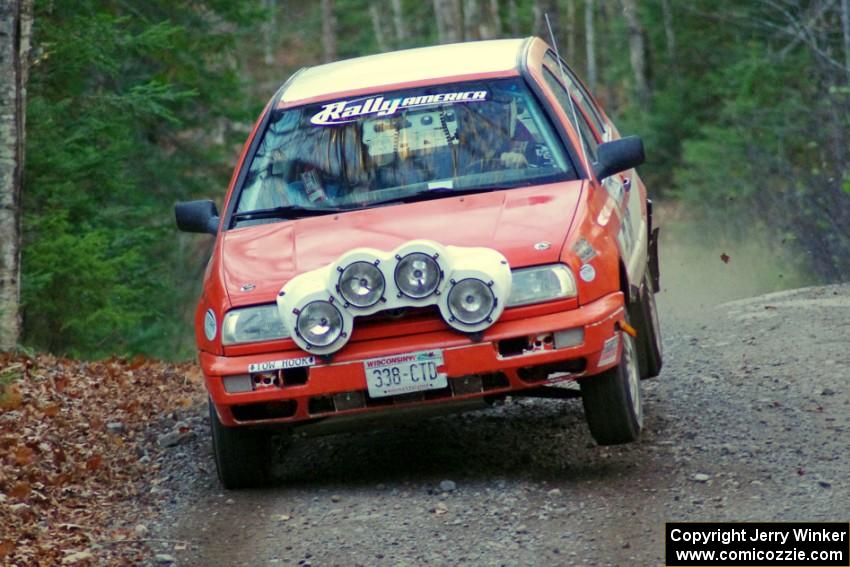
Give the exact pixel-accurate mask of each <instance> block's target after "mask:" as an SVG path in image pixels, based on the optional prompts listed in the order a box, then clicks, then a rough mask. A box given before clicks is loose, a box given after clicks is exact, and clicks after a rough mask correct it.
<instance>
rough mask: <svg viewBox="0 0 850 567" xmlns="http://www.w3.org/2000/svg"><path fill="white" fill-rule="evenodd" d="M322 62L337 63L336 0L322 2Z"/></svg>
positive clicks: (323, 0)
mask: <svg viewBox="0 0 850 567" xmlns="http://www.w3.org/2000/svg"><path fill="white" fill-rule="evenodd" d="M322 51H323V53H322V60H323V61H324V62H325V63H330V62H331V61H336V59H337V53H336V15H335V14H334V0H322Z"/></svg>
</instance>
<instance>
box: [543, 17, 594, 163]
mask: <svg viewBox="0 0 850 567" xmlns="http://www.w3.org/2000/svg"><path fill="white" fill-rule="evenodd" d="M543 17H544V18H546V27H547V28H548V29H549V40H550V41H551V42H552V48H553V49H554V50H555V59H557V60H558V71H560V73H561V82H562V83H563V84H564V90H566V91H567V98H568V99H570V111H571V112H572V114H573V128H575V131H576V136H578V141H579V146H580V148H581V159H582V162H583V163H584V169H585V171H586V172H587V178H588V179H590V162H589V161H588V159H587V148H585V146H584V144H585V141H584V140H583V139H582V137H581V128H579V126H578V114H577V113H576V103H575V101H574V100H573V95H572V94H571V93H570V87H569V85H570V81H568V80H567V74H566V73H565V72H564V63H563V62H562V61H561V55H560V53H558V42H556V41H555V34H554V33H553V32H552V23H551V22H550V21H549V12H546V13H544V14H543Z"/></svg>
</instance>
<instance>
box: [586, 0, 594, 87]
mask: <svg viewBox="0 0 850 567" xmlns="http://www.w3.org/2000/svg"><path fill="white" fill-rule="evenodd" d="M593 2H594V0H585V1H584V41H585V52H586V53H587V86H589V87H590V90H595V89H596V28H595V27H594V21H593V16H594V13H593V12H594V10H593V8H594V5H593Z"/></svg>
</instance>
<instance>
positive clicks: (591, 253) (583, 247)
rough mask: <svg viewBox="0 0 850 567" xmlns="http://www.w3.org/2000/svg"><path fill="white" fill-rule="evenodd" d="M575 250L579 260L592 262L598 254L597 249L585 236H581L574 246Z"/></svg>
mask: <svg viewBox="0 0 850 567" xmlns="http://www.w3.org/2000/svg"><path fill="white" fill-rule="evenodd" d="M573 252H575V253H576V255H578V257H579V260H581V261H582V262H584V263H587V262H590V261H591V260H592V259H593V258H594V257H595V256H596V250H594V249H593V246H591V245H590V242H588V241H587V240H585V239H584V238H580V239H579V240H578V241H577V242H576V243H575V246H573Z"/></svg>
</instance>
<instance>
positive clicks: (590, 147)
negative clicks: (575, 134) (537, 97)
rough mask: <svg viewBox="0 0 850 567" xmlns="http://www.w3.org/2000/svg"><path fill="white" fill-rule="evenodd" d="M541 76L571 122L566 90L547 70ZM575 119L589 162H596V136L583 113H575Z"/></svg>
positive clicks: (570, 110)
mask: <svg viewBox="0 0 850 567" xmlns="http://www.w3.org/2000/svg"><path fill="white" fill-rule="evenodd" d="M543 76H544V77H545V78H546V84H548V85H549V88H550V89H552V92H554V93H555V98H557V99H558V104H560V106H561V108H562V109H563V110H564V113H565V114H566V115H567V117H568V118H569V119H570V121H571V122H572V119H573V112H572V108H571V105H570V96H569V95H568V94H567V90H566V89H565V88H564V86H563V85H562V84H561V82H560V81H558V79H556V78H555V76H554V75H552V73H551V72H550V71H549V70H548V69H544V70H543ZM576 118H578V129H579V135H580V136H581V139H582V142H584V147H585V150H586V151H587V155H588V156H590V159H591V161H593V162H596V161H597V159H596V155H597V153H596V148H597V146H598V145H599V144H598V142H597V141H596V136H594V134H593V130H592V129H591V127H590V124H589V123H588V122H587V119H586V118H585V117H584V113H583V112H579V111H576Z"/></svg>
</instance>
